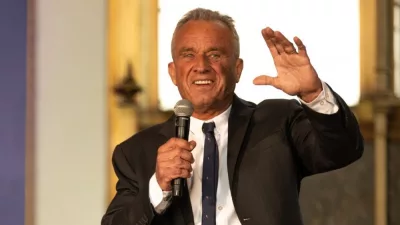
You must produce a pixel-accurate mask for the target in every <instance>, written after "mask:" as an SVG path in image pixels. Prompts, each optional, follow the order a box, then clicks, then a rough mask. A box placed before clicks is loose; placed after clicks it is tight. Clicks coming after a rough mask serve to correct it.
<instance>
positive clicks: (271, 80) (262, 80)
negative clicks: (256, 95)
mask: <svg viewBox="0 0 400 225" xmlns="http://www.w3.org/2000/svg"><path fill="white" fill-rule="evenodd" d="M253 83H254V84H255V85H272V86H274V87H277V86H278V78H276V77H270V76H266V75H261V76H258V77H256V78H254V80H253Z"/></svg>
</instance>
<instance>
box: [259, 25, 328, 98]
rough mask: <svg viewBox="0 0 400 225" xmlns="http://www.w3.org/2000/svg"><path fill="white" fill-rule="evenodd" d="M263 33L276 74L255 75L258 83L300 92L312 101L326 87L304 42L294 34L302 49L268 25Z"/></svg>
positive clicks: (291, 91)
mask: <svg viewBox="0 0 400 225" xmlns="http://www.w3.org/2000/svg"><path fill="white" fill-rule="evenodd" d="M262 35H263V37H264V40H265V42H266V43H267V46H268V48H269V51H270V53H271V55H272V58H273V60H274V64H275V67H276V70H277V72H278V74H277V76H276V77H271V76H267V75H261V76H258V77H256V78H255V79H254V81H253V83H254V84H256V85H272V86H273V87H275V88H277V89H280V90H282V91H283V92H285V93H286V94H288V95H292V96H294V95H297V96H298V97H300V98H301V99H302V100H303V101H305V102H311V101H312V100H314V99H315V98H316V97H318V95H319V94H320V93H321V91H322V82H321V80H320V79H319V77H318V74H317V72H316V71H315V69H314V67H313V66H312V65H311V62H310V59H309V57H308V55H307V50H306V47H305V46H304V44H303V42H302V41H301V40H300V39H299V38H298V37H294V39H293V40H294V43H295V44H296V46H297V48H298V51H296V48H295V47H294V45H293V44H292V42H290V41H289V40H288V39H287V38H286V37H285V36H284V35H283V34H282V33H281V32H279V31H273V30H272V29H271V28H269V27H267V28H265V29H263V30H262Z"/></svg>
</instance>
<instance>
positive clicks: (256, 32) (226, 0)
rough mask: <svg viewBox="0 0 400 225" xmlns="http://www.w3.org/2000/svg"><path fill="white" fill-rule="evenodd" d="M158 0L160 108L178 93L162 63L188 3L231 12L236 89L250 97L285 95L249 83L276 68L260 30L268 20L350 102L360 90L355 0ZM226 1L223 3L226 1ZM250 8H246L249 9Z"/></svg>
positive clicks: (170, 104)
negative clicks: (239, 61) (303, 49)
mask: <svg viewBox="0 0 400 225" xmlns="http://www.w3.org/2000/svg"><path fill="white" fill-rule="evenodd" d="M173 2H174V3H173V4H171V1H170V0H159V8H160V14H159V27H158V29H159V36H158V41H159V43H158V45H159V51H158V52H159V54H158V57H159V58H158V62H159V98H160V106H161V108H162V109H171V108H172V107H173V106H174V105H175V103H176V101H177V100H179V99H180V96H179V93H178V92H177V90H176V87H175V86H174V85H173V84H172V82H171V80H170V78H169V75H168V71H167V64H168V62H170V61H171V57H170V41H171V37H172V32H173V30H174V28H175V25H176V23H177V21H178V20H179V19H180V17H181V16H182V15H183V14H184V13H185V12H187V11H188V10H190V9H193V8H196V7H207V8H211V9H214V10H218V11H220V12H222V13H226V14H229V15H231V16H232V17H233V18H234V19H235V20H236V26H237V30H238V33H239V36H240V39H241V57H242V58H243V59H244V65H245V67H244V70H243V74H242V78H241V81H240V83H239V85H238V86H237V89H236V90H237V91H236V92H237V94H238V95H239V96H240V97H242V98H244V99H247V100H251V101H254V102H256V103H258V102H260V101H262V100H264V99H265V98H290V96H287V95H285V94H283V93H282V92H281V91H279V90H276V89H275V88H273V87H260V86H257V87H255V86H254V85H253V83H252V80H253V79H254V77H256V76H258V75H261V74H268V75H272V76H275V75H276V71H275V67H274V64H273V61H272V58H271V56H270V53H269V51H268V48H267V46H266V44H265V42H264V40H263V38H262V36H261V29H262V28H263V27H265V26H270V27H271V28H273V29H276V30H280V31H282V32H283V33H284V34H285V35H286V36H287V37H288V38H290V39H291V40H292V38H293V37H294V36H295V35H296V36H298V37H300V38H301V39H302V40H303V42H304V44H305V45H306V46H307V49H308V52H309V55H310V58H311V59H312V63H313V64H314V66H315V67H316V69H317V71H318V73H319V75H320V77H321V79H323V80H324V81H326V82H327V83H328V84H330V85H331V86H332V87H333V88H334V90H335V91H337V92H338V93H339V94H340V95H341V96H342V97H343V98H344V99H345V101H346V102H347V103H348V104H349V105H351V106H354V105H356V104H357V103H358V100H359V96H360V88H359V87H360V85H359V83H360V47H359V45H360V35H359V33H360V32H359V27H360V25H359V23H360V22H359V20H360V19H359V2H358V1H357V0H324V1H320V0H306V1H298V0H280V1H276V0H255V1H251V3H250V2H249V1H247V2H246V1H231V0H221V1H215V0H201V1H200V0H194V1H185V0H174V1H173ZM228 5H229V7H227V6H228ZM250 12H251V13H250Z"/></svg>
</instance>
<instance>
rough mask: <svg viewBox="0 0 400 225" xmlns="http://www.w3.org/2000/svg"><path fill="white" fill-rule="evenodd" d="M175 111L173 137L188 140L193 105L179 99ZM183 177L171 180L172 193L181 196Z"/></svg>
mask: <svg viewBox="0 0 400 225" xmlns="http://www.w3.org/2000/svg"><path fill="white" fill-rule="evenodd" d="M174 113H175V137H177V138H181V139H184V140H186V141H188V139H189V127H190V117H191V116H192V113H193V105H192V103H191V102H190V101H188V100H186V99H182V100H179V101H178V102H177V103H176V104H175V107H174ZM184 182H185V179H184V178H176V179H174V180H173V181H172V195H173V196H175V197H182V193H183V187H184Z"/></svg>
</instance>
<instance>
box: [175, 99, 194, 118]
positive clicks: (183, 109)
mask: <svg viewBox="0 0 400 225" xmlns="http://www.w3.org/2000/svg"><path fill="white" fill-rule="evenodd" d="M174 113H175V115H176V116H185V117H190V116H191V115H192V113H193V105H192V103H191V102H190V101H188V100H186V99H182V100H179V101H178V102H177V103H176V104H175V107H174Z"/></svg>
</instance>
